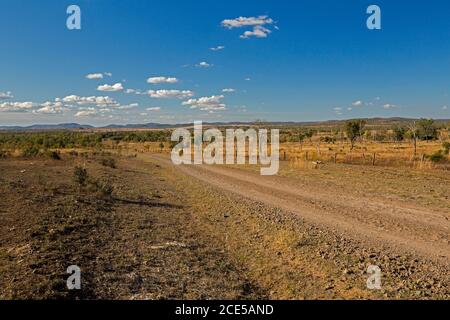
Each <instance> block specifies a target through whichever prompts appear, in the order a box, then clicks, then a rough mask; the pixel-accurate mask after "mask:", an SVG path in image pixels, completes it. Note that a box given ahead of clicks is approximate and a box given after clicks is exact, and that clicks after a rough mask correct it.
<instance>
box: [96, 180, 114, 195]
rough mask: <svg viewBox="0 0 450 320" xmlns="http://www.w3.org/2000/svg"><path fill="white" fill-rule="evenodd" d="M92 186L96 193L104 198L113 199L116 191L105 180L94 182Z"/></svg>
mask: <svg viewBox="0 0 450 320" xmlns="http://www.w3.org/2000/svg"><path fill="white" fill-rule="evenodd" d="M91 184H92V185H93V186H94V188H95V191H97V192H98V193H99V194H100V196H101V197H103V198H111V197H112V193H113V191H114V187H113V186H112V185H111V184H110V183H109V182H107V181H104V180H92V181H91Z"/></svg>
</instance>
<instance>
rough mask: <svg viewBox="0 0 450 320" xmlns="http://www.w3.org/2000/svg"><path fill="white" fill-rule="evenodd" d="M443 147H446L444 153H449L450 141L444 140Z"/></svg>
mask: <svg viewBox="0 0 450 320" xmlns="http://www.w3.org/2000/svg"><path fill="white" fill-rule="evenodd" d="M442 148H444V154H446V155H448V154H449V151H450V142H444V143H443V144H442Z"/></svg>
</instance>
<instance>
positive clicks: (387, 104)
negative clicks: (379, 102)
mask: <svg viewBox="0 0 450 320" xmlns="http://www.w3.org/2000/svg"><path fill="white" fill-rule="evenodd" d="M383 108H384V109H396V108H398V106H397V105H395V104H392V103H386V104H385V105H383Z"/></svg>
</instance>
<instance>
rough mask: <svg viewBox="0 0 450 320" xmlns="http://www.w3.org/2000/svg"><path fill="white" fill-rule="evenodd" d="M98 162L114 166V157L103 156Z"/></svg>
mask: <svg viewBox="0 0 450 320" xmlns="http://www.w3.org/2000/svg"><path fill="white" fill-rule="evenodd" d="M100 163H101V164H102V166H104V167H110V168H113V169H115V168H116V160H115V159H114V158H103V159H102V160H101V161H100Z"/></svg>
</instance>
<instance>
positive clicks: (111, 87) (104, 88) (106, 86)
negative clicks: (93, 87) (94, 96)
mask: <svg viewBox="0 0 450 320" xmlns="http://www.w3.org/2000/svg"><path fill="white" fill-rule="evenodd" d="M97 90H98V91H110V92H116V91H122V90H123V86H122V84H121V83H116V84H113V85H109V84H104V85H101V86H98V87H97Z"/></svg>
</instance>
